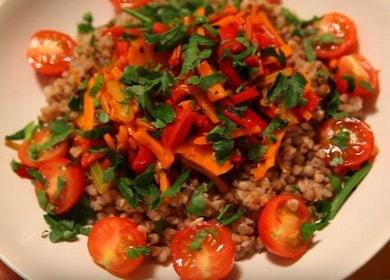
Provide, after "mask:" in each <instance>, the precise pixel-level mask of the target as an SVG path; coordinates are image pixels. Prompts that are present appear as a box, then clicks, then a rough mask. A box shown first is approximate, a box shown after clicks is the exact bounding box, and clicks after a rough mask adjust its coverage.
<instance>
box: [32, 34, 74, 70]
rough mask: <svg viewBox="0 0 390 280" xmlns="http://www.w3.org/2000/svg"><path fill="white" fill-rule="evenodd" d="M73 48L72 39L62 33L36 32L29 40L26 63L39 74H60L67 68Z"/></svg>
mask: <svg viewBox="0 0 390 280" xmlns="http://www.w3.org/2000/svg"><path fill="white" fill-rule="evenodd" d="M75 46H76V43H75V42H74V41H73V39H72V38H71V37H69V36H68V35H66V34H64V33H61V32H58V31H54V30H41V31H38V32H36V33H35V34H34V35H32V37H31V39H30V45H29V48H28V50H27V57H28V62H29V63H30V64H31V65H32V66H33V67H34V68H35V70H37V72H39V73H41V74H45V75H58V74H61V73H62V72H63V71H65V70H66V69H68V68H69V62H70V61H71V59H72V55H73V50H74V48H75Z"/></svg>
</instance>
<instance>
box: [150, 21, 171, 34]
mask: <svg viewBox="0 0 390 280" xmlns="http://www.w3.org/2000/svg"><path fill="white" fill-rule="evenodd" d="M152 31H153V33H154V34H161V33H164V32H167V31H168V29H167V27H166V26H165V25H164V24H163V23H162V22H156V23H155V24H153V26H152Z"/></svg>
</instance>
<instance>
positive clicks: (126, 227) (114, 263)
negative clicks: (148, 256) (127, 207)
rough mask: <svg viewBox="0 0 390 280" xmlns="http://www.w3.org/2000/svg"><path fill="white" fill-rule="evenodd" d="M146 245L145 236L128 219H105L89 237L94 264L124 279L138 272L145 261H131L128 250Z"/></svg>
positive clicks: (94, 227)
mask: <svg viewBox="0 0 390 280" xmlns="http://www.w3.org/2000/svg"><path fill="white" fill-rule="evenodd" d="M145 245H146V240H145V235H144V234H143V233H141V232H140V231H139V230H138V229H137V225H136V224H134V223H133V222H132V221H131V220H130V219H128V218H120V217H108V218H104V219H102V220H100V221H98V222H97V223H96V224H95V225H94V226H93V228H92V230H91V232H90V234H89V236H88V251H89V254H90V255H91V257H92V259H93V260H94V262H96V263H97V264H98V265H100V266H102V267H103V268H105V269H107V270H108V271H109V272H110V273H112V274H114V275H116V276H119V277H123V278H124V277H127V276H129V275H130V273H131V272H133V271H134V270H136V269H137V268H138V267H139V266H140V265H141V263H142V261H143V259H144V258H143V257H138V258H136V259H134V260H132V259H129V258H128V256H127V251H128V249H129V248H131V247H132V246H145Z"/></svg>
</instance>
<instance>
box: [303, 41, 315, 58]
mask: <svg viewBox="0 0 390 280" xmlns="http://www.w3.org/2000/svg"><path fill="white" fill-rule="evenodd" d="M303 48H304V50H305V55H306V58H307V60H308V61H309V62H313V61H315V60H316V58H317V56H316V52H315V50H314V46H313V42H312V41H311V40H310V39H305V40H303Z"/></svg>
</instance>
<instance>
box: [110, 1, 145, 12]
mask: <svg viewBox="0 0 390 280" xmlns="http://www.w3.org/2000/svg"><path fill="white" fill-rule="evenodd" d="M110 1H111V3H112V4H113V5H114V6H115V8H116V9H117V10H118V11H120V10H122V9H124V8H129V9H135V8H139V7H142V6H145V5H146V4H148V3H149V2H150V0H110Z"/></svg>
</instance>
